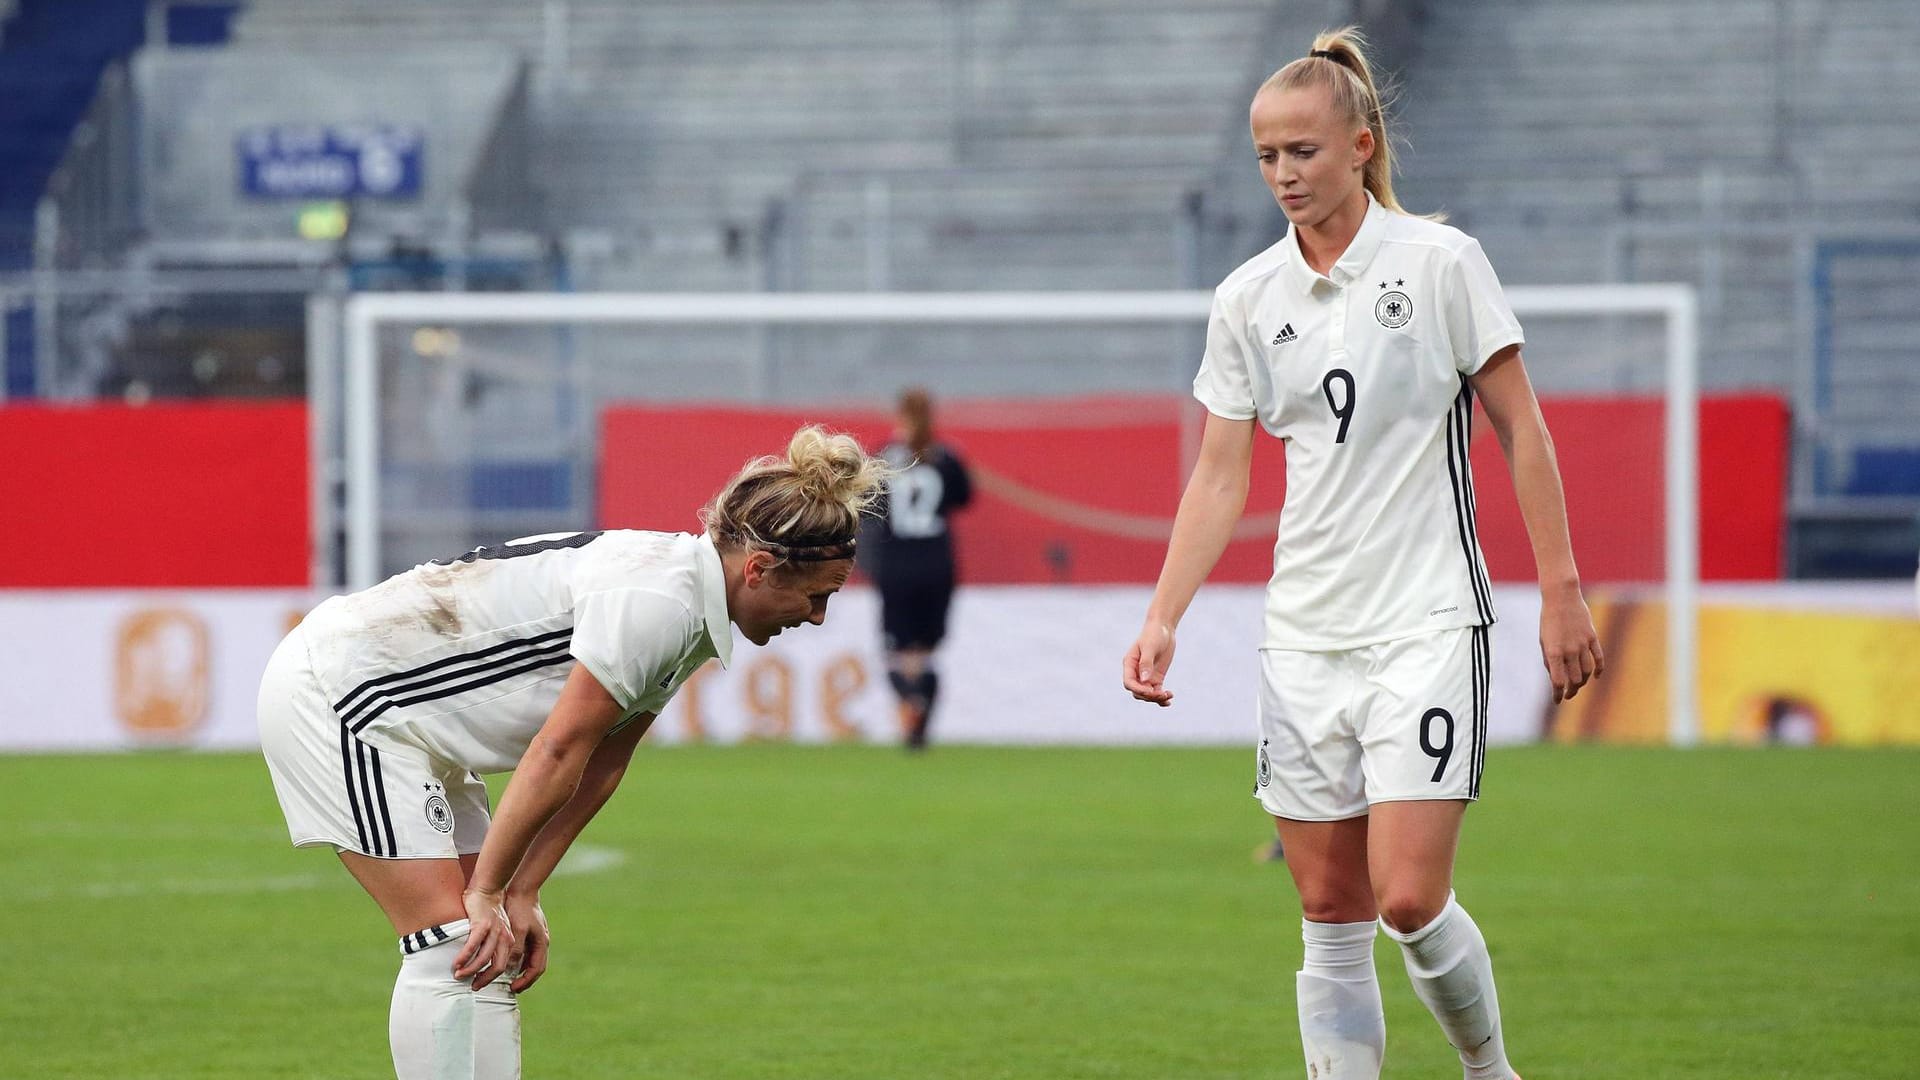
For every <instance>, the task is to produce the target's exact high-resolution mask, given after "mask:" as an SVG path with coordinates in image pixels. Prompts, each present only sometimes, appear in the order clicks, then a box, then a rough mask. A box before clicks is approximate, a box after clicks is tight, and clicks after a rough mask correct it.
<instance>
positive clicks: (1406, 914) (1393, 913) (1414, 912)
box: [1380, 892, 1447, 934]
mask: <svg viewBox="0 0 1920 1080" xmlns="http://www.w3.org/2000/svg"><path fill="white" fill-rule="evenodd" d="M1446 906H1447V897H1446V895H1445V894H1444V893H1443V894H1441V895H1440V896H1438V897H1431V896H1421V895H1419V894H1418V893H1413V892H1406V893H1398V892H1390V893H1388V894H1387V895H1385V896H1382V897H1381V898H1380V921H1382V922H1384V923H1386V924H1387V925H1388V926H1390V927H1392V928H1393V929H1395V930H1398V931H1399V932H1400V933H1402V934H1411V933H1413V932H1414V931H1415V930H1418V929H1420V928H1421V927H1423V926H1425V925H1427V924H1428V923H1430V922H1432V921H1433V920H1435V919H1437V918H1439V917H1440V912H1441V910H1442V909H1444V908H1445V907H1446Z"/></svg>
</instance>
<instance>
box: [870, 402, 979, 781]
mask: <svg viewBox="0 0 1920 1080" xmlns="http://www.w3.org/2000/svg"><path fill="white" fill-rule="evenodd" d="M880 454H881V456H882V457H884V458H885V459H886V461H887V464H888V465H890V466H891V467H892V470H893V475H892V478H891V479H889V480H888V482H887V491H886V495H885V496H884V498H883V500H882V502H883V505H884V510H883V511H882V512H881V513H880V514H879V515H878V517H877V518H876V520H875V521H874V524H873V525H872V534H871V535H872V539H873V541H874V542H873V543H872V544H870V545H869V546H868V553H869V560H870V561H869V565H870V568H871V571H872V573H873V578H874V583H875V584H876V585H878V586H879V588H880V628H881V632H882V634H883V635H884V636H885V638H886V646H887V681H888V682H890V683H892V684H893V692H894V695H895V696H896V697H897V698H898V699H899V701H900V727H901V733H902V735H903V737H904V738H905V740H906V745H907V748H908V749H909V750H923V749H925V748H926V745H927V731H928V725H929V724H930V723H931V722H932V720H933V705H934V702H935V700H937V699H938V698H939V696H940V673H939V672H938V671H936V670H934V666H933V651H934V650H935V649H937V648H939V647H940V642H941V641H942V640H944V639H945V638H946V636H947V609H948V608H949V607H950V606H951V605H952V603H953V588H954V581H955V578H956V576H957V574H956V572H955V566H954V557H953V533H952V531H951V530H950V529H949V528H948V519H949V518H950V517H951V516H952V514H953V512H954V511H955V510H958V509H960V508H961V507H963V506H965V505H967V503H968V502H970V501H972V499H973V482H972V479H971V478H970V477H969V476H968V475H967V467H966V465H965V464H963V463H962V462H961V460H960V456H959V455H958V454H955V453H954V452H953V450H952V449H951V448H949V447H947V446H945V445H943V444H941V443H940V442H939V441H937V440H935V439H934V437H933V399H932V398H930V397H929V396H928V395H927V392H926V391H925V390H919V389H912V390H907V391H906V392H904V393H902V394H901V395H900V404H899V411H898V424H897V427H896V429H895V432H894V438H893V441H892V442H890V443H888V444H887V445H886V447H885V448H884V449H882V450H881V451H880Z"/></svg>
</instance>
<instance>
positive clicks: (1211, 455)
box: [1120, 413, 1253, 706]
mask: <svg viewBox="0 0 1920 1080" xmlns="http://www.w3.org/2000/svg"><path fill="white" fill-rule="evenodd" d="M1252 468H1253V421H1252V420H1251V419H1247V420H1228V419H1226V418H1225V417H1221V416H1216V415H1214V414H1212V413H1208V414H1207V425H1206V428H1205V430H1204V431H1203V432H1202V434H1201V437H1200V457H1199V460H1198V461H1197V462H1196V463H1195V464H1194V468H1193V476H1192V477H1190V478H1189V479H1188V480H1187V490H1186V492H1185V493H1184V494H1182V495H1181V496H1180V509H1179V511H1178V513H1176V514H1175V515H1174V519H1173V538H1172V539H1171V540H1170V541H1169V542H1168V544H1167V560H1166V563H1165V564H1164V565H1162V566H1161V568H1160V581H1159V583H1158V584H1156V585H1155V586H1154V589H1153V602H1152V603H1151V604H1149V605H1148V606H1147V619H1146V625H1145V626H1143V627H1142V628H1141V630H1140V637H1139V638H1138V639H1137V640H1135V641H1134V643H1133V647H1132V648H1131V649H1128V650H1127V656H1126V659H1125V660H1124V661H1122V662H1121V665H1120V680H1121V682H1122V683H1123V684H1124V685H1125V686H1126V688H1127V690H1128V691H1129V692H1130V693H1132V694H1133V696H1134V697H1135V698H1138V699H1139V700H1141V701H1151V702H1153V703H1154V704H1156V705H1162V706H1165V705H1171V704H1172V703H1173V693H1172V691H1170V690H1168V689H1167V688H1166V678H1167V668H1168V667H1170V666H1171V665H1172V664H1173V648H1174V640H1173V635H1174V628H1175V627H1177V626H1179V625H1180V618H1181V616H1183V615H1185V614H1186V613H1187V605H1189V604H1191V603H1193V594H1194V593H1196V592H1199V591H1200V583H1201V582H1203V581H1205V580H1206V579H1207V575H1208V574H1209V573H1211V572H1212V571H1213V564H1214V563H1217V562H1219V561H1220V555H1221V553H1222V552H1224V551H1226V550H1227V541H1228V540H1229V539H1231V538H1232V536H1233V526H1234V524H1235V523H1236V522H1238V521H1239V520H1240V514H1241V511H1243V510H1245V509H1246V506H1247V485H1248V482H1249V474H1250V472H1251V471H1252Z"/></svg>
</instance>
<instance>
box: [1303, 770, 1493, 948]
mask: <svg viewBox="0 0 1920 1080" xmlns="http://www.w3.org/2000/svg"><path fill="white" fill-rule="evenodd" d="M1466 812H1467V804H1466V801H1465V800H1462V799H1447V800H1433V801H1407V802H1384V803H1376V804H1374V806H1373V809H1372V810H1371V811H1369V812H1368V815H1367V816H1368V819H1369V826H1368V831H1367V855H1366V860H1367V868H1368V876H1369V877H1370V878H1371V879H1372V882H1373V895H1374V898H1375V901H1376V903H1377V904H1378V905H1379V908H1380V917H1381V918H1382V919H1385V920H1386V922H1387V925H1389V926H1391V927H1393V928H1394V929H1395V930H1399V931H1401V932H1403V933H1404V932H1409V931H1413V930H1418V929H1419V928H1420V927H1422V926H1425V925H1426V924H1427V923H1429V922H1432V921H1433V919H1434V916H1436V915H1439V914H1440V911H1441V909H1442V908H1444V907H1446V906H1447V896H1448V894H1449V893H1451V892H1452V890H1453V863H1454V857H1455V855H1456V854H1457V853H1458V851H1459V846H1460V822H1461V820H1462V819H1463V818H1464V817H1465V815H1466ZM1287 857H1288V858H1289V859H1291V858H1292V857H1293V851H1292V850H1291V849H1289V850H1288V851H1287Z"/></svg>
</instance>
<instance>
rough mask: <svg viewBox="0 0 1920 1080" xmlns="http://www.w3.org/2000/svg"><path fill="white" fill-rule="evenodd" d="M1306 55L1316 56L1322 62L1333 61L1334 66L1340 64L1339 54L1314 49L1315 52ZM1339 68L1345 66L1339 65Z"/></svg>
mask: <svg viewBox="0 0 1920 1080" xmlns="http://www.w3.org/2000/svg"><path fill="white" fill-rule="evenodd" d="M1307 55H1308V56H1317V57H1319V58H1320V59H1322V60H1331V61H1333V62H1334V63H1336V64H1340V54H1339V53H1334V52H1329V51H1327V50H1326V49H1315V50H1313V51H1312V52H1309V53H1308V54H1307ZM1340 66H1341V67H1346V65H1345V64H1340Z"/></svg>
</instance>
